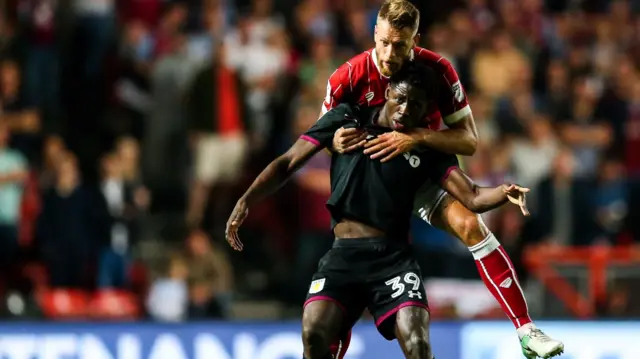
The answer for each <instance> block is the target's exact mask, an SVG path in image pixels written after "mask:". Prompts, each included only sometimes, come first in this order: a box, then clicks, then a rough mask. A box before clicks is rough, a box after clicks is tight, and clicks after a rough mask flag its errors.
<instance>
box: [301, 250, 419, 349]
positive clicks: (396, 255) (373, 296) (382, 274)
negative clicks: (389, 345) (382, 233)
mask: <svg viewBox="0 0 640 359" xmlns="http://www.w3.org/2000/svg"><path fill="white" fill-rule="evenodd" d="M317 300H327V301H332V302H335V303H336V304H337V305H338V306H339V307H340V308H341V309H342V310H343V312H344V313H345V320H344V322H343V323H344V325H343V330H342V333H341V334H345V333H346V332H348V331H349V330H350V329H351V327H352V326H353V325H354V324H355V322H357V321H358V319H359V318H360V317H361V316H362V313H363V311H364V308H369V312H370V313H371V314H372V315H373V317H374V318H375V322H376V326H377V328H378V331H379V332H380V334H382V335H383V336H384V337H385V338H386V339H388V340H393V339H394V338H395V333H394V327H395V314H396V313H397V312H398V310H400V309H401V308H404V307H408V306H417V307H422V308H425V309H427V310H428V303H427V295H426V293H425V290H424V285H423V283H422V275H421V272H420V266H419V265H418V263H417V262H416V260H415V259H414V257H413V251H412V248H411V245H409V244H407V243H403V242H399V241H397V240H392V239H389V238H358V239H339V240H336V241H335V242H334V244H333V248H332V249H331V250H330V251H329V252H327V254H325V255H324V257H322V259H320V262H319V264H318V271H317V272H316V274H314V276H313V279H312V281H311V286H310V287H309V293H308V294H307V300H306V302H305V306H306V305H307V304H309V303H311V302H314V301H317Z"/></svg>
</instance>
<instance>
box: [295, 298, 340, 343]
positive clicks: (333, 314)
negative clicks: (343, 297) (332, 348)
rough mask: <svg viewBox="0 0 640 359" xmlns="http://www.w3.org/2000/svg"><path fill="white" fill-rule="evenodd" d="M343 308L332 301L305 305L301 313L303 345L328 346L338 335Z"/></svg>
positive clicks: (326, 300) (325, 300) (318, 301)
mask: <svg viewBox="0 0 640 359" xmlns="http://www.w3.org/2000/svg"><path fill="white" fill-rule="evenodd" d="M344 320H345V312H344V308H343V307H342V306H341V305H340V304H339V303H338V302H336V301H333V300H328V299H324V300H316V301H313V302H310V303H307V304H306V305H305V307H304V311H303V313H302V339H303V342H304V343H305V345H323V346H327V347H328V346H329V345H330V344H331V342H332V341H333V340H334V339H335V338H337V337H338V336H339V334H340V330H341V328H342V326H343V323H344Z"/></svg>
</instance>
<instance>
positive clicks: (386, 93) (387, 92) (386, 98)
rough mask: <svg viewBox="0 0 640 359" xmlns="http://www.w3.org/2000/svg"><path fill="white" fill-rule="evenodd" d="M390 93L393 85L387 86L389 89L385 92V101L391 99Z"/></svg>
mask: <svg viewBox="0 0 640 359" xmlns="http://www.w3.org/2000/svg"><path fill="white" fill-rule="evenodd" d="M389 92H391V84H389V85H387V89H386V90H384V99H385V100H388V99H389Z"/></svg>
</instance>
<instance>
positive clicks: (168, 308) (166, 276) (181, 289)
mask: <svg viewBox="0 0 640 359" xmlns="http://www.w3.org/2000/svg"><path fill="white" fill-rule="evenodd" d="M163 272H164V273H163V274H162V276H161V277H160V278H159V279H156V280H155V281H154V282H153V283H152V284H151V289H150V290H149V295H148V296H147V301H146V305H147V312H148V313H149V316H151V318H152V319H154V320H157V321H163V322H181V321H183V320H185V319H186V318H187V303H188V302H187V301H188V298H189V292H188V288H187V275H188V273H189V271H188V267H187V263H186V262H185V260H184V258H182V257H180V256H177V255H172V256H171V258H170V259H169V261H168V264H167V265H166V268H165V269H164V271H163Z"/></svg>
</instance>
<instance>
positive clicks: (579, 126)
mask: <svg viewBox="0 0 640 359" xmlns="http://www.w3.org/2000/svg"><path fill="white" fill-rule="evenodd" d="M573 96H574V99H573V104H572V108H571V109H570V112H569V113H568V114H565V116H564V117H561V118H559V120H560V134H561V136H562V139H563V140H564V142H565V143H566V144H567V145H568V146H569V147H570V148H571V149H573V151H574V155H575V156H576V159H577V163H576V165H577V167H576V169H575V171H576V175H578V176H582V177H584V176H592V175H594V174H595V170H596V168H597V165H598V160H599V158H600V157H601V156H602V155H603V153H604V151H605V150H606V149H607V148H608V146H609V145H610V144H611V141H612V139H613V133H612V129H611V126H610V124H608V123H606V122H604V121H602V120H600V119H598V118H596V112H595V111H596V101H597V99H598V97H599V92H598V89H597V88H596V84H595V83H594V82H593V81H590V80H589V79H588V78H586V77H580V78H577V79H576V80H575V81H574V83H573Z"/></svg>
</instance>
